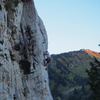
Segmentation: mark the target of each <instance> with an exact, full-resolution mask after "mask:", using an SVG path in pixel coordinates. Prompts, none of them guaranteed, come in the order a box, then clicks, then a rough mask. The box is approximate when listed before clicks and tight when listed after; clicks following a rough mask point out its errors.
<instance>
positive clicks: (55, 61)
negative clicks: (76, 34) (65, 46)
mask: <svg viewBox="0 0 100 100" xmlns="http://www.w3.org/2000/svg"><path fill="white" fill-rule="evenodd" d="M93 56H95V57H98V58H99V57H100V54H99V53H97V52H94V51H91V50H83V49H82V50H80V51H74V52H69V53H62V54H58V55H52V56H51V62H50V64H49V67H48V69H49V70H48V72H49V79H50V88H51V93H52V95H53V97H54V100H59V98H61V100H69V99H68V98H67V99H66V94H67V97H68V95H69V94H70V93H71V92H73V91H74V90H75V89H76V88H77V90H78V89H81V88H82V86H83V85H84V86H85V88H86V87H88V85H87V81H88V76H87V73H86V69H90V67H91V66H90V61H92V62H93V61H94V58H93ZM87 91H89V89H88V90H87ZM70 95H71V94H70ZM87 95H88V97H89V96H90V95H91V94H87ZM69 98H70V97H69ZM77 100H78V99H77ZM80 100H81V99H80Z"/></svg>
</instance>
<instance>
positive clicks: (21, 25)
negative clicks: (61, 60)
mask: <svg viewBox="0 0 100 100" xmlns="http://www.w3.org/2000/svg"><path fill="white" fill-rule="evenodd" d="M4 1H6V0H0V4H1V6H2V10H0V41H4V42H3V44H1V43H0V54H7V59H8V60H6V59H5V58H2V57H1V56H0V63H1V64H2V65H1V66H0V99H1V100H53V98H52V96H51V93H50V89H49V80H48V73H47V71H46V70H45V66H44V62H43V59H44V55H43V52H44V51H46V50H47V49H48V37H47V33H46V30H45V27H44V25H43V22H42V20H41V19H40V17H39V16H38V14H37V11H36V9H35V5H34V1H33V0H29V1H27V0H19V3H18V6H17V7H16V8H14V9H15V12H14V11H12V10H10V9H8V11H6V9H5V7H4V5H5V4H4ZM8 1H10V0H8Z"/></svg>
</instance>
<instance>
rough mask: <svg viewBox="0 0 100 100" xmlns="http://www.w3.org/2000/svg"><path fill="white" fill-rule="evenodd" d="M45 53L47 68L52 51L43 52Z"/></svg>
mask: <svg viewBox="0 0 100 100" xmlns="http://www.w3.org/2000/svg"><path fill="white" fill-rule="evenodd" d="M43 54H44V55H45V59H44V65H45V66H46V70H47V68H48V63H49V62H50V60H51V59H50V53H49V52H48V51H45V52H44V53H43Z"/></svg>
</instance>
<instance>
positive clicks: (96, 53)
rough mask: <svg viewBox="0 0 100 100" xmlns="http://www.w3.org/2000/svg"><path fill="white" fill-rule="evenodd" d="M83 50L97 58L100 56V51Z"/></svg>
mask: <svg viewBox="0 0 100 100" xmlns="http://www.w3.org/2000/svg"><path fill="white" fill-rule="evenodd" d="M81 50H82V51H85V52H86V53H88V54H89V55H91V56H94V57H96V58H100V53H99V52H95V51H92V50H90V49H81Z"/></svg>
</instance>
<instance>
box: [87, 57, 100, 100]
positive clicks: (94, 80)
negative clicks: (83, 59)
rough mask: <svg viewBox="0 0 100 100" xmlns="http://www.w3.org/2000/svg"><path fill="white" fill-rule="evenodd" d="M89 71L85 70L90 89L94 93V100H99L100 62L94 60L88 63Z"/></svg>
mask: <svg viewBox="0 0 100 100" xmlns="http://www.w3.org/2000/svg"><path fill="white" fill-rule="evenodd" d="M90 65H91V69H90V70H88V69H87V70H86V72H87V73H88V76H89V82H88V83H89V85H90V89H91V90H92V91H93V93H94V100H100V62H99V61H98V60H97V59H96V58H94V62H90Z"/></svg>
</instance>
